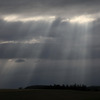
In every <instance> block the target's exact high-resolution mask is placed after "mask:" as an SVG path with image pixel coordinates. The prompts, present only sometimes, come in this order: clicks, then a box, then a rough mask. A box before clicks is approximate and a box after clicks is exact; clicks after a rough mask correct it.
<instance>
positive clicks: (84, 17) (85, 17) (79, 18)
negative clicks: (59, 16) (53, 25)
mask: <svg viewBox="0 0 100 100" xmlns="http://www.w3.org/2000/svg"><path fill="white" fill-rule="evenodd" d="M95 20H96V19H95V18H92V17H91V16H90V15H82V16H76V17H73V18H70V19H64V20H63V22H70V23H79V24H85V23H89V22H93V21H95Z"/></svg>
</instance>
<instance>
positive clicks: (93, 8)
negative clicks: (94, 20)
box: [0, 0, 100, 16]
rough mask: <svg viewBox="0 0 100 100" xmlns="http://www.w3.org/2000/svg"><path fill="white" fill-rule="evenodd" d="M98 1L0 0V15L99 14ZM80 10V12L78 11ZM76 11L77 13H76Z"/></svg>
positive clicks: (99, 2)
mask: <svg viewBox="0 0 100 100" xmlns="http://www.w3.org/2000/svg"><path fill="white" fill-rule="evenodd" d="M99 4H100V1H99V0H95V1H94V0H42V1H41V0H20V1H16V0H9V2H8V1H7V0H0V12H1V14H22V15H23V14H25V13H26V16H28V15H27V14H28V13H29V14H30V15H40V14H41V15H43V14H48V15H49V14H50V15H52V14H55V15H57V14H58V15H59V14H60V15H62V14H64V15H66V14H65V11H66V13H67V12H69V14H70V13H71V14H73V13H74V14H75V13H90V12H91V13H94V12H99V8H100V7H99ZM79 8H81V10H80V9H79ZM77 11H78V12H77Z"/></svg>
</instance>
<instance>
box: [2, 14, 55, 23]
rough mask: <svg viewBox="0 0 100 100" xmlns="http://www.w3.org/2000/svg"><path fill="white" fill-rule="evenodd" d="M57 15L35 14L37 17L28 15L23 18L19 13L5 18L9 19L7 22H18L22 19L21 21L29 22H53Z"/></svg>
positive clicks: (4, 18)
mask: <svg viewBox="0 0 100 100" xmlns="http://www.w3.org/2000/svg"><path fill="white" fill-rule="evenodd" d="M55 18H56V17H55V16H35V17H27V18H23V17H20V16H17V15H9V16H4V17H3V20H4V21H7V22H17V21H21V22H28V21H48V22H51V21H53V20H55Z"/></svg>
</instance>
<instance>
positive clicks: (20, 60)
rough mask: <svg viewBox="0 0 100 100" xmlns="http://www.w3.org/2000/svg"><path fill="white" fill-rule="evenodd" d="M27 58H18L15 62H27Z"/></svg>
mask: <svg viewBox="0 0 100 100" xmlns="http://www.w3.org/2000/svg"><path fill="white" fill-rule="evenodd" d="M25 61H26V60H25V59H17V60H16V61H15V62H16V63H22V62H25Z"/></svg>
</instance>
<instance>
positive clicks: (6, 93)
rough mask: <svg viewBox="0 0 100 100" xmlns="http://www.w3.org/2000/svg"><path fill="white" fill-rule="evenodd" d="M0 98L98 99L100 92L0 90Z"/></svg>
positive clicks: (8, 99) (47, 99)
mask: <svg viewBox="0 0 100 100" xmlns="http://www.w3.org/2000/svg"><path fill="white" fill-rule="evenodd" d="M0 100H100V92H96V91H94V92H93V91H72V90H43V89H40V90H39V89H38V90H23V89H22V90H17V89H16V90H14V89H13V90H0Z"/></svg>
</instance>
